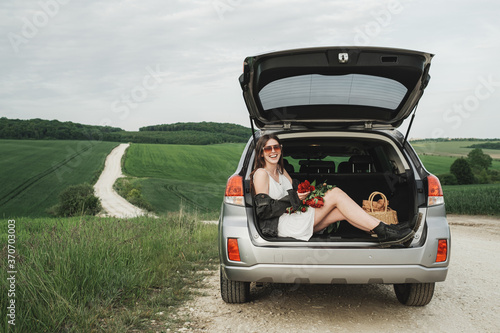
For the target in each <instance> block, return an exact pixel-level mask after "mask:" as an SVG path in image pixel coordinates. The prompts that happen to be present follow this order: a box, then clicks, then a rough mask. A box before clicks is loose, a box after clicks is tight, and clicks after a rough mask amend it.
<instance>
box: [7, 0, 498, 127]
mask: <svg viewBox="0 0 500 333" xmlns="http://www.w3.org/2000/svg"><path fill="white" fill-rule="evenodd" d="M430 8H432V9H430ZM498 9H499V5H498V4H497V2H495V1H482V2H481V5H479V4H478V3H475V2H472V3H471V2H469V1H465V0H462V1H457V2H454V3H453V6H450V4H449V3H442V2H439V3H436V2H431V1H430V0H424V1H411V0H399V1H398V0H388V1H382V2H374V1H356V2H353V1H347V0H345V1H319V0H317V1H308V2H304V1H298V0H292V1H285V0H273V1H242V0H206V1H201V0H199V1H194V0H193V1H189V0H184V1H181V0H177V1H168V2H166V1H160V0H145V1H132V0H128V1H118V0H109V1H99V0H89V1H85V2H82V1H72V0H25V1H22V2H19V1H3V2H2V4H0V15H1V16H2V18H3V19H2V21H0V31H2V35H3V36H4V38H3V40H2V41H1V42H0V43H2V44H0V45H1V46H2V50H5V51H4V52H2V53H0V62H1V63H2V67H1V68H0V74H1V76H0V110H1V111H2V116H7V117H11V118H35V117H37V118H57V119H60V120H71V121H78V122H82V123H92V124H99V123H102V122H108V123H109V124H110V125H112V126H118V127H123V128H126V129H138V127H139V126H143V125H150V124H155V123H171V122H177V121H231V122H235V123H240V124H244V125H248V113H247V111H246V109H245V105H244V102H243V99H242V97H241V90H240V88H239V85H238V82H237V78H238V76H239V75H240V73H241V71H242V62H243V59H244V58H245V57H246V56H249V55H255V54H259V53H262V52H267V51H272V50H282V49H288V48H299V47H313V46H325V45H368V46H388V47H398V48H409V49H417V50H422V51H428V52H432V53H435V54H436V57H435V58H434V60H433V65H432V69H431V76H432V80H431V83H430V85H429V87H428V89H427V92H426V94H425V95H424V99H423V101H422V102H421V108H424V107H425V109H426V110H425V112H426V120H428V119H429V117H433V118H434V119H435V120H436V123H438V122H441V123H442V126H443V127H445V128H446V126H448V128H450V124H449V123H446V121H445V120H443V114H444V113H443V112H444V111H443V109H444V110H446V108H447V106H450V105H451V106H452V105H453V104H454V103H457V101H458V102H460V101H462V100H463V99H464V98H465V97H466V96H467V94H470V91H473V90H474V89H475V86H476V85H477V82H478V78H479V77H481V76H485V75H490V74H491V75H493V76H494V77H495V78H496V79H497V80H500V72H499V69H498V66H496V62H497V59H496V58H497V55H498V54H500V52H499V51H500V49H499V48H500V46H499V45H498V43H497V40H498V39H499V37H500V36H499V35H500V31H499V30H500V25H499V23H498V18H497V17H496V13H497V12H498ZM45 17H46V20H45ZM30 28H31V30H30ZM12 36H20V37H21V38H23V39H21V41H22V42H19V39H18V40H17V41H18V42H19V44H17V45H16V44H14V46H13V44H12V38H13V37H12ZM9 38H10V39H9ZM16 47H17V51H16ZM148 68H149V69H156V68H159V70H160V71H161V72H162V73H163V76H162V81H161V82H160V83H159V84H158V85H153V81H151V80H149V79H148V75H150V72H149V70H148ZM148 87H149V88H148ZM497 90H498V89H497ZM497 90H496V91H495V92H494V93H492V94H491V96H490V97H489V99H488V100H485V101H482V103H481V106H480V107H478V109H477V111H478V112H476V114H477V115H478V116H477V117H475V116H474V115H471V116H470V117H469V119H468V120H467V124H465V123H464V125H463V128H462V130H463V131H464V132H465V129H464V128H465V126H466V125H467V126H471V127H472V126H476V127H480V128H482V127H484V126H485V124H484V120H483V119H484V115H489V114H491V115H492V116H493V115H494V114H496V113H495V112H496V111H495V110H494V109H495V108H496V105H498V103H499V102H500V100H499V99H500V97H499V96H500V93H499V92H498V91H497ZM134 96H135V97H134ZM134 98H135V99H134ZM127 103H128V104H127ZM125 105H128V109H127V111H128V112H124V110H125V109H124V108H123V107H124V106H125ZM120 106H122V108H119V107H120ZM117 109H118V110H121V111H122V112H117ZM419 112H421V111H419ZM479 113H481V117H479ZM418 122H421V120H419V119H418V117H417V121H416V124H415V125H417V124H418V125H419V126H418V127H419V128H417V126H414V127H415V128H414V129H413V130H412V133H413V131H416V132H417V134H419V133H420V134H419V135H420V136H424V135H431V134H429V133H428V132H426V129H425V124H420V123H418ZM484 128H486V127H484ZM495 130H496V129H494V128H491V129H490V128H489V127H488V132H486V131H484V130H476V131H477V136H481V135H485V136H495V133H496V132H495ZM448 132H449V133H453V135H455V134H456V133H455V132H453V131H451V130H449V131H448ZM458 134H460V133H458ZM458 134H457V135H458Z"/></svg>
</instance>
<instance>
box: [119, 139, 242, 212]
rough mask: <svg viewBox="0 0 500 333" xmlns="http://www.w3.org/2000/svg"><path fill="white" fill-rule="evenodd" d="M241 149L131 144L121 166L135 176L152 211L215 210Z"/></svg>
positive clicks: (228, 146)
mask: <svg viewBox="0 0 500 333" xmlns="http://www.w3.org/2000/svg"><path fill="white" fill-rule="evenodd" d="M243 148H244V144H218V145H208V146H193V145H153V144H132V145H131V146H130V147H129V149H128V150H127V153H126V157H125V162H124V168H123V169H124V173H125V174H126V175H128V176H131V177H136V178H137V179H136V180H135V181H136V182H139V183H140V185H141V187H142V194H143V196H144V198H145V199H146V200H147V201H148V202H149V203H151V204H152V205H153V207H154V208H155V212H156V213H165V212H169V211H178V210H179V209H180V207H181V206H182V207H183V209H184V208H186V209H194V210H195V211H198V212H200V213H207V212H216V211H217V210H218V209H219V208H220V204H221V202H222V197H223V195H224V188H225V185H226V181H227V178H228V177H229V176H230V175H232V174H233V173H234V171H235V170H236V166H237V165H238V161H239V159H240V155H241V152H242V151H243Z"/></svg>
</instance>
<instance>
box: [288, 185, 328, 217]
mask: <svg viewBox="0 0 500 333" xmlns="http://www.w3.org/2000/svg"><path fill="white" fill-rule="evenodd" d="M333 187H334V186H333V185H327V184H326V182H324V183H323V184H321V185H316V180H315V181H313V182H312V184H311V183H309V181H308V180H306V181H304V182H302V183H300V184H299V187H298V189H297V192H299V193H306V192H311V193H309V195H308V196H307V198H305V199H304V200H302V202H301V203H300V206H299V208H298V209H297V210H294V209H293V208H292V207H289V208H287V213H289V214H292V213H295V212H306V211H307V208H308V207H313V208H320V207H323V205H324V204H325V201H324V199H323V197H324V196H325V193H326V192H328V190H331V189H332V188H333Z"/></svg>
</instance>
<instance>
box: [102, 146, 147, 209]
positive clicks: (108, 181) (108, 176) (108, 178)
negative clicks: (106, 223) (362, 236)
mask: <svg viewBox="0 0 500 333" xmlns="http://www.w3.org/2000/svg"><path fill="white" fill-rule="evenodd" d="M128 147H129V144H128V143H122V144H120V145H119V146H118V147H116V148H115V149H113V150H112V151H111V153H110V154H109V155H108V156H107V157H106V163H105V166H104V170H103V171H102V173H101V176H100V177H99V180H98V181H97V183H96V184H95V185H94V189H95V192H96V195H97V196H98V197H99V198H100V199H101V204H102V208H103V209H104V210H105V211H106V214H105V215H106V216H113V217H120V218H125V217H136V216H141V215H145V214H146V212H145V211H144V210H142V209H140V208H138V207H136V206H134V205H132V204H131V203H130V202H128V201H127V200H125V199H124V198H122V197H121V196H119V195H118V193H116V191H115V190H114V189H113V184H114V183H115V181H116V180H117V179H118V178H120V177H123V176H124V175H123V173H122V166H121V160H122V156H123V154H125V150H127V148H128Z"/></svg>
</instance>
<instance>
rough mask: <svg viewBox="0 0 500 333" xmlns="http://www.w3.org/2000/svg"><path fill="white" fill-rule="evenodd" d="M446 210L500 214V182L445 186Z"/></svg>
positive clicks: (477, 213)
mask: <svg viewBox="0 0 500 333" xmlns="http://www.w3.org/2000/svg"><path fill="white" fill-rule="evenodd" d="M443 192H444V198H445V202H446V212H447V213H449V214H467V215H500V184H486V185H449V186H443Z"/></svg>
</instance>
